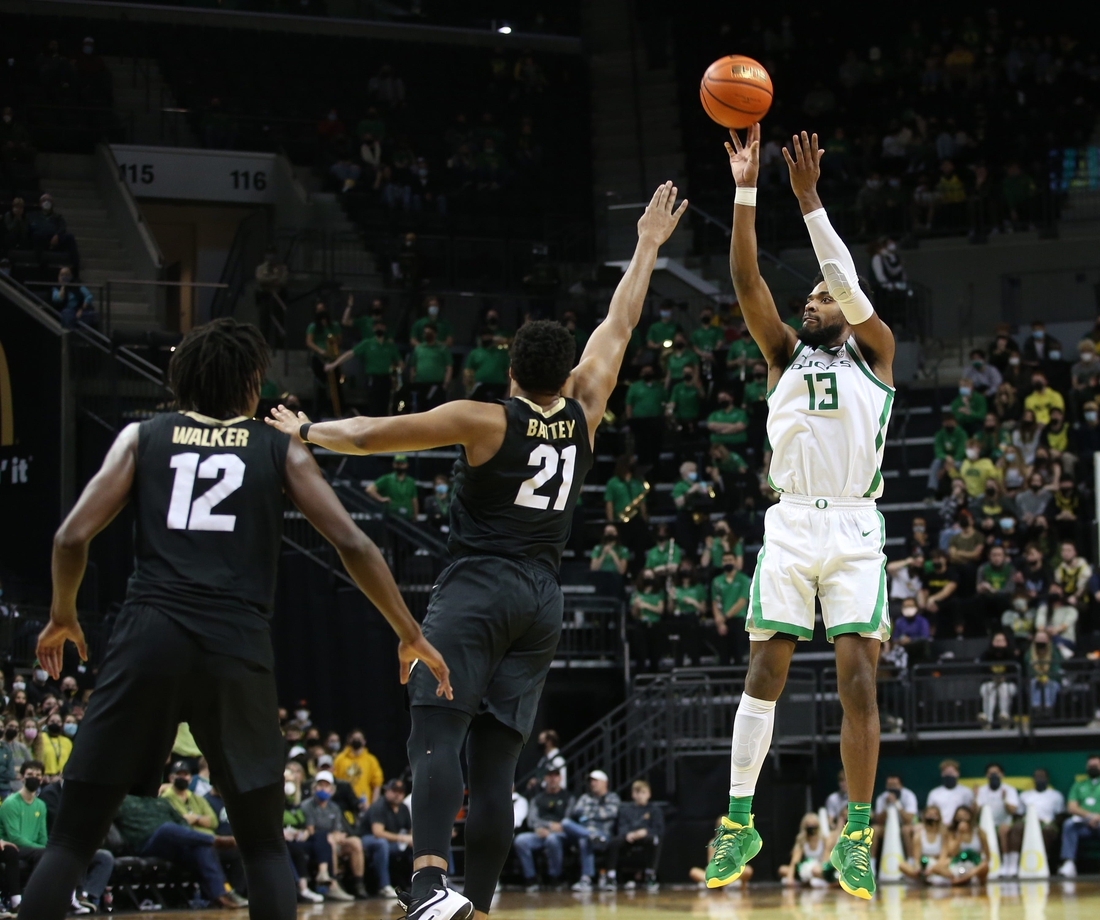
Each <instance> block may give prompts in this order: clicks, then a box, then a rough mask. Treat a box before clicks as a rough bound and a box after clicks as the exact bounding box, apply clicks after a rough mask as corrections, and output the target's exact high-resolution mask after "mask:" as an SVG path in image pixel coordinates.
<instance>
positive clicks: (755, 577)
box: [751, 537, 885, 639]
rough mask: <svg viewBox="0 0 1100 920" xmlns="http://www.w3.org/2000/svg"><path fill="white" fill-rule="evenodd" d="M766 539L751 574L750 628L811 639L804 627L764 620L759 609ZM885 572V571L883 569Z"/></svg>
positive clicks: (812, 635) (810, 634)
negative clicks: (761, 571)
mask: <svg viewBox="0 0 1100 920" xmlns="http://www.w3.org/2000/svg"><path fill="white" fill-rule="evenodd" d="M766 543H767V537H765V538H764V539H763V540H762V541H761V543H760V553H759V555H757V557H756V568H755V569H754V570H753V573H752V586H751V589H752V628H753V629H773V630H775V631H776V632H781V633H786V634H787V635H788V636H798V637H799V638H801V639H812V638H813V637H814V631H813V630H812V629H807V628H806V627H805V626H797V625H795V624H794V623H780V622H779V621H778V620H765V619H764V613H763V611H762V610H761V609H760V569H761V568H762V567H763V564H764V551H765V549H766V548H767V547H766ZM883 571H884V572H885V569H883Z"/></svg>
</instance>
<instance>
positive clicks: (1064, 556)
mask: <svg viewBox="0 0 1100 920" xmlns="http://www.w3.org/2000/svg"><path fill="white" fill-rule="evenodd" d="M1059 554H1060V558H1059V561H1058V565H1057V566H1056V567H1055V569H1054V583H1055V584H1056V585H1057V586H1058V588H1059V589H1060V591H1061V594H1062V596H1063V597H1064V598H1065V599H1066V600H1067V601H1068V602H1070V603H1072V604H1075V605H1078V606H1080V605H1082V604H1084V602H1085V592H1086V588H1087V586H1088V580H1089V576H1090V575H1092V567H1091V566H1090V565H1089V564H1088V563H1087V562H1086V561H1085V560H1084V559H1083V558H1082V557H1081V556H1079V555H1078V554H1077V546H1076V544H1075V543H1074V542H1073V541H1072V540H1066V541H1064V542H1063V543H1062V545H1061V546H1060V547H1059Z"/></svg>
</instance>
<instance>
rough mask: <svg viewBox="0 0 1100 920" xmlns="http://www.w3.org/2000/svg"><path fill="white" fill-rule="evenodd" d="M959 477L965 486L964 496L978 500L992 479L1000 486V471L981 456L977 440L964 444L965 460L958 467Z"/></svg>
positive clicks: (991, 462)
mask: <svg viewBox="0 0 1100 920" xmlns="http://www.w3.org/2000/svg"><path fill="white" fill-rule="evenodd" d="M959 475H960V476H961V477H962V481H963V482H964V483H965V484H966V494H967V495H969V496H970V498H978V497H979V496H981V494H982V493H983V492H984V491H985V484H986V482H987V481H988V480H990V479H992V480H994V481H995V482H996V483H998V484H1000V481H1001V471H1000V469H999V468H998V467H997V466H996V465H995V464H994V463H993V461H992V460H990V459H989V457H983V456H982V445H981V442H980V441H979V440H978V439H977V438H970V439H969V440H967V442H966V459H965V460H963V462H962V465H961V466H960V467H959Z"/></svg>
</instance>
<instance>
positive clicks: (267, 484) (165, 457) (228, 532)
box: [126, 412, 290, 666]
mask: <svg viewBox="0 0 1100 920" xmlns="http://www.w3.org/2000/svg"><path fill="white" fill-rule="evenodd" d="M289 443H290V439H289V438H288V437H287V435H285V434H282V433H280V432H279V431H277V430H276V429H274V428H271V427H269V426H268V425H265V424H264V423H263V422H262V421H257V420H256V419H245V418H239V419H231V420H229V421H224V422H223V421H218V420H217V419H211V418H207V417H206V416H203V415H198V414H197V413H182V412H174V413H167V414H164V415H158V416H156V417H155V418H152V419H149V420H148V421H145V422H142V423H141V426H140V428H139V434H138V448H137V468H136V471H135V474H134V486H133V492H132V496H133V501H134V507H135V512H136V513H135V525H134V531H135V532H134V573H133V575H132V576H131V577H130V583H129V586H128V589H127V593H126V600H127V602H128V603H141V604H149V605H151V606H155V607H157V608H158V609H160V610H163V611H164V612H165V613H167V614H168V615H169V616H171V617H172V618H173V619H175V620H176V621H177V622H178V623H180V625H181V626H183V627H184V628H185V629H187V630H188V631H189V632H192V633H194V634H195V635H196V636H197V637H198V638H199V639H200V641H202V642H203V644H204V646H206V647H208V648H210V649H211V650H212V651H218V652H221V653H223V654H230V655H235V656H237V657H241V658H247V659H249V660H253V661H257V662H258V663H261V664H264V665H266V666H270V665H271V664H272V661H271V642H270V637H269V628H268V625H269V621H270V618H271V612H272V608H273V606H274V599H275V574H276V567H277V564H278V560H279V552H280V544H281V541H282V534H283V489H284V473H285V467H286V451H287V447H288V445H289Z"/></svg>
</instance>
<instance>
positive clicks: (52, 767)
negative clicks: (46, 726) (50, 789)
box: [34, 726, 73, 776]
mask: <svg viewBox="0 0 1100 920" xmlns="http://www.w3.org/2000/svg"><path fill="white" fill-rule="evenodd" d="M59 727H60V726H59ZM72 752H73V743H72V742H71V741H70V740H69V739H68V738H66V737H65V736H64V735H61V734H58V735H51V734H50V733H49V732H48V731H46V730H43V731H41V732H39V734H38V743H37V744H36V745H35V750H34V756H35V757H36V758H37V759H38V760H41V761H42V774H43V775H44V776H59V775H60V774H61V771H62V770H64V769H65V764H67V763H68V762H69V755H70V754H71V753H72Z"/></svg>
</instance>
